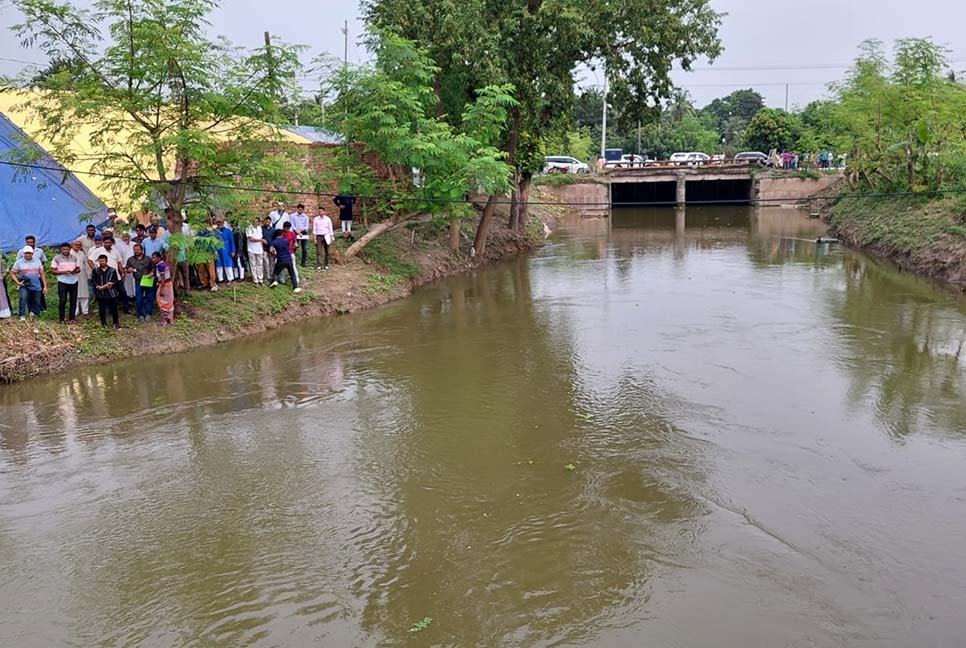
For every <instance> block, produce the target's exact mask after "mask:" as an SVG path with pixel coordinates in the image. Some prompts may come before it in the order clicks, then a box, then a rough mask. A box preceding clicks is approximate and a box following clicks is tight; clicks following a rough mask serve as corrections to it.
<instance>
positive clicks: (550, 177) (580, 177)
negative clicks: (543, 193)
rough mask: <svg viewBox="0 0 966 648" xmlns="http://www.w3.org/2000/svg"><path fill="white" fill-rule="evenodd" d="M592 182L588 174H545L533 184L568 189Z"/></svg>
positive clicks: (538, 177)
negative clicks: (570, 186) (567, 187)
mask: <svg viewBox="0 0 966 648" xmlns="http://www.w3.org/2000/svg"><path fill="white" fill-rule="evenodd" d="M590 181H591V180H590V178H588V176H587V174H586V173H583V174H576V173H544V174H543V175H539V176H537V177H535V178H534V179H533V184H535V185H537V186H544V187H566V186H569V185H574V184H580V183H582V182H590Z"/></svg>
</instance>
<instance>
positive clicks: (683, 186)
mask: <svg viewBox="0 0 966 648" xmlns="http://www.w3.org/2000/svg"><path fill="white" fill-rule="evenodd" d="M677 183H678V186H677V193H676V194H675V196H676V200H675V202H676V204H677V206H678V207H684V203H685V202H686V201H687V197H688V191H687V186H688V184H687V177H686V176H685V175H684V174H683V173H680V174H678V176H677Z"/></svg>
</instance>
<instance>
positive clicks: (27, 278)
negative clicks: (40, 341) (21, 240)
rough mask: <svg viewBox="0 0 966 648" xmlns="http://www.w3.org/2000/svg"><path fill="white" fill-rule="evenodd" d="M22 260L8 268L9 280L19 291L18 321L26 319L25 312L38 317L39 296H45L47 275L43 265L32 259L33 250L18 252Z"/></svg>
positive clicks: (39, 309)
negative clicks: (11, 280)
mask: <svg viewBox="0 0 966 648" xmlns="http://www.w3.org/2000/svg"><path fill="white" fill-rule="evenodd" d="M20 251H21V253H22V255H23V259H21V260H20V261H17V262H16V263H14V264H13V267H12V268H10V278H11V279H13V282H14V283H15V284H17V286H18V287H19V289H20V310H19V314H20V320H21V321H23V320H25V319H27V311H28V310H29V311H30V313H31V314H32V315H33V316H34V317H40V311H41V296H42V295H45V294H47V275H45V274H44V264H43V263H41V262H40V261H38V260H37V259H35V258H34V249H33V248H32V247H24V248H23V249H21V250H20Z"/></svg>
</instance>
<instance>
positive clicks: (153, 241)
mask: <svg viewBox="0 0 966 648" xmlns="http://www.w3.org/2000/svg"><path fill="white" fill-rule="evenodd" d="M141 247H143V248H144V254H146V255H147V256H148V257H150V256H151V255H152V254H154V253H155V252H157V253H158V254H160V255H161V256H162V257H163V256H164V253H165V252H166V251H167V249H168V246H167V245H165V243H164V241H162V240H161V238H160V237H158V228H157V227H155V226H154V225H152V226H151V227H149V228H148V238H146V239H144V241H143V242H142V243H141Z"/></svg>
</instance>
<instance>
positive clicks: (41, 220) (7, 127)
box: [0, 114, 107, 252]
mask: <svg viewBox="0 0 966 648" xmlns="http://www.w3.org/2000/svg"><path fill="white" fill-rule="evenodd" d="M28 142H30V140H29V138H27V137H26V135H24V133H23V131H21V130H20V129H19V128H17V126H16V125H15V124H14V123H13V122H11V121H10V120H9V119H7V118H6V117H5V116H4V115H2V114H0V161H3V162H6V161H10V160H11V157H10V155H9V153H10V151H12V150H16V149H18V148H20V147H23V146H25V145H26V146H37V145H36V144H34V143H32V142H30V143H28ZM31 164H37V165H40V166H43V167H52V168H56V169H58V170H57V171H51V170H45V169H26V173H24V172H23V171H22V169H18V167H14V166H10V165H8V164H0V250H2V251H4V252H9V251H10V250H14V249H17V248H19V247H21V246H23V239H24V236H26V235H27V234H33V235H34V236H36V237H37V242H38V243H40V245H57V244H58V243H63V242H64V241H69V240H72V239H75V238H77V237H78V236H80V234H81V233H82V232H83V231H84V226H85V223H84V222H83V219H85V218H90V217H91V216H92V215H94V214H97V216H95V218H94V220H95V221H98V220H103V218H104V216H105V214H106V213H107V207H106V206H105V205H104V203H103V202H102V201H101V200H99V199H98V198H97V197H96V196H95V195H94V194H93V193H91V191H90V189H88V188H87V187H86V186H84V184H83V183H81V182H80V180H78V179H77V178H76V177H75V176H74V175H73V174H66V173H65V171H64V169H63V167H62V166H61V165H59V164H58V163H57V162H56V161H55V160H54V159H53V158H52V157H50V155H47V154H46V152H44V154H43V155H42V156H41V157H40V158H39V159H38V160H35V161H31Z"/></svg>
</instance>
